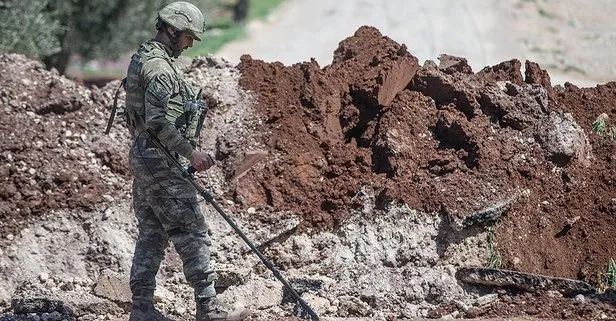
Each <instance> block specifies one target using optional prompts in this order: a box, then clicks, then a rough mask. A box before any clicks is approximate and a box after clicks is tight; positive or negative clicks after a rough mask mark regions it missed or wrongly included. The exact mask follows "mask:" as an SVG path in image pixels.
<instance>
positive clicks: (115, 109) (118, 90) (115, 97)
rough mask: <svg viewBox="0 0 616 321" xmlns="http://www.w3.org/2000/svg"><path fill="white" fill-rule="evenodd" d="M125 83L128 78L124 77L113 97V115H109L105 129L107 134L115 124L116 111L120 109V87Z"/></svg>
mask: <svg viewBox="0 0 616 321" xmlns="http://www.w3.org/2000/svg"><path fill="white" fill-rule="evenodd" d="M125 83H126V78H124V79H122V82H120V86H118V89H116V92H115V96H114V97H113V106H112V107H111V115H110V116H109V120H108V121H107V128H106V129H105V135H108V134H109V131H110V130H111V126H112V125H113V120H114V119H115V116H116V112H117V110H118V96H120V89H121V88H122V87H124V84H125Z"/></svg>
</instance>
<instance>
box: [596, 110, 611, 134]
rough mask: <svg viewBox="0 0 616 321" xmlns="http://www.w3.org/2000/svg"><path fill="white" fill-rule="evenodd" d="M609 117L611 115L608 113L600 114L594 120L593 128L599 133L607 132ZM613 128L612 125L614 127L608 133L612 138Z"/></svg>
mask: <svg viewBox="0 0 616 321" xmlns="http://www.w3.org/2000/svg"><path fill="white" fill-rule="evenodd" d="M608 119H609V117H608V115H607V114H606V113H603V114H601V115H599V116H598V117H597V119H595V121H594V122H592V130H593V131H594V132H595V133H597V134H599V135H603V134H605V129H606V128H607V121H608ZM613 130H614V127H612V129H610V131H609V132H608V133H607V134H608V136H609V137H610V138H612V137H613V136H614V135H613V134H612V132H613Z"/></svg>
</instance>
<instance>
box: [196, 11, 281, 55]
mask: <svg viewBox="0 0 616 321" xmlns="http://www.w3.org/2000/svg"><path fill="white" fill-rule="evenodd" d="M210 1H212V0H210ZM283 1H284V0H253V1H251V2H250V9H249V11H248V19H249V20H254V19H262V18H264V17H266V16H267V15H268V14H270V13H271V11H272V10H274V9H275V8H276V7H278V6H279V5H280V4H281V3H282V2H283ZM213 4H214V5H216V6H217V7H218V9H216V10H214V11H212V12H213V14H212V15H209V16H210V17H211V18H210V19H207V18H208V17H207V15H206V19H207V20H209V22H208V23H206V24H207V25H208V27H207V29H208V31H206V34H205V36H204V37H203V41H200V42H196V43H195V44H194V47H192V48H190V49H189V50H187V51H186V53H185V54H186V55H187V56H192V57H196V56H205V55H208V54H213V53H216V52H217V51H218V50H219V49H220V48H222V46H223V45H225V44H226V43H228V42H231V41H233V40H236V39H239V38H241V37H244V36H245V35H246V32H245V30H244V27H243V26H239V25H234V24H233V22H232V19H231V17H230V12H229V11H221V10H219V9H220V6H221V4H220V3H219V1H214V2H213Z"/></svg>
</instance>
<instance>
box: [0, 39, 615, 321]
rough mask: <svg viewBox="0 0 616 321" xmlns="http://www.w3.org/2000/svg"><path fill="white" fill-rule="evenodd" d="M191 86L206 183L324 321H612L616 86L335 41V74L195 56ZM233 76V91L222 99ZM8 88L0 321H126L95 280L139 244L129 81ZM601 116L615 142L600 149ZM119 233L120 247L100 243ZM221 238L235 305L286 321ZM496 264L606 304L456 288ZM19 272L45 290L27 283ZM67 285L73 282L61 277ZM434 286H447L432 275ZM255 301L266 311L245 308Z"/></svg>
mask: <svg viewBox="0 0 616 321" xmlns="http://www.w3.org/2000/svg"><path fill="white" fill-rule="evenodd" d="M522 70H524V74H523V73H522ZM186 74H187V76H188V77H189V78H190V79H192V80H193V81H194V82H195V83H196V84H197V85H199V86H202V87H205V93H206V95H207V97H208V102H209V105H210V107H211V112H210V116H209V117H210V119H209V120H208V123H209V127H208V128H209V132H204V135H205V138H204V142H203V146H204V148H205V149H209V150H212V151H213V152H214V153H215V155H216V159H217V161H218V165H219V166H217V168H216V169H215V170H214V171H213V172H212V173H209V174H199V176H198V179H199V180H200V181H201V182H203V183H204V184H207V186H208V187H209V188H211V189H212V190H213V191H214V192H215V196H216V199H217V200H218V201H219V202H220V203H221V204H223V205H224V207H225V209H226V210H228V211H229V212H230V213H232V215H234V217H236V219H237V220H239V221H241V222H242V224H241V226H242V227H243V228H244V229H246V230H247V231H248V235H250V236H251V237H254V238H255V239H256V241H257V244H259V246H260V249H261V250H263V251H264V252H265V254H266V256H268V257H270V258H271V259H272V261H274V263H275V265H276V266H278V267H279V268H280V269H281V270H282V271H283V272H285V273H286V274H288V275H292V276H294V278H297V279H298V280H299V281H297V280H296V281H294V284H296V286H301V287H302V289H303V290H302V291H300V292H301V293H302V294H303V295H305V298H306V300H308V301H309V303H311V304H313V305H315V306H318V307H319V308H318V309H317V310H318V311H319V312H320V313H321V314H322V315H324V316H327V317H331V318H340V320H342V318H347V319H348V320H353V318H365V319H366V320H371V319H373V320H393V319H405V318H406V319H411V318H413V317H424V318H440V317H448V318H505V319H512V320H513V319H514V318H531V317H532V318H539V319H555V320H565V319H566V320H601V319H605V320H616V307H614V301H613V295H612V294H611V291H609V290H607V291H605V290H606V289H607V288H608V282H609V281H610V280H609V279H608V278H607V276H606V271H607V265H608V262H610V259H612V258H614V257H616V252H615V251H616V250H615V249H616V240H615V239H614V237H613V235H614V233H615V232H616V217H615V215H616V192H614V191H615V188H614V185H616V172H615V171H614V166H615V165H616V164H615V163H616V149H615V146H616V141H615V140H614V138H612V137H611V136H610V135H608V134H607V133H608V132H609V130H610V128H611V126H613V125H616V124H614V123H612V119H614V118H615V117H616V107H615V106H616V83H613V82H611V83H607V84H603V85H597V86H596V87H594V88H578V87H576V86H575V85H573V84H569V83H567V84H565V85H564V86H556V87H553V86H552V85H551V83H550V76H549V75H548V73H547V72H546V71H545V70H543V69H541V67H540V66H539V65H537V64H535V63H533V62H530V61H526V62H524V64H522V63H521V62H520V61H518V60H515V59H513V60H510V61H505V62H502V63H500V64H498V65H495V66H489V67H486V68H484V69H482V70H480V71H473V70H472V69H471V68H470V66H469V65H468V64H467V63H466V61H465V59H464V58H460V57H452V56H447V55H442V56H441V57H439V62H438V63H436V62H434V61H426V62H424V63H423V64H420V62H419V61H418V59H417V58H415V57H414V56H412V55H411V54H410V53H409V52H408V50H407V48H406V47H405V46H404V45H400V44H398V43H396V42H395V41H394V40H392V39H389V38H388V37H384V36H382V35H381V34H380V32H379V31H378V30H377V29H375V28H371V27H362V28H360V29H359V30H357V32H356V33H355V34H354V35H353V36H351V37H349V38H347V39H344V40H343V41H341V42H340V45H339V47H338V49H337V50H336V51H335V52H334V60H333V62H332V63H331V64H330V65H327V66H324V67H322V66H319V64H318V63H317V62H316V61H310V62H302V63H297V64H294V65H292V66H285V65H283V64H281V63H265V62H263V61H259V60H254V59H252V58H251V57H250V56H244V57H242V59H241V62H240V64H239V65H238V66H236V67H233V66H229V65H225V64H224V63H220V62H218V61H216V59H214V58H207V59H201V58H199V59H195V60H194V61H193V62H192V64H190V66H188V67H187V68H186ZM213 75H214V76H213ZM230 78H233V79H235V81H236V83H235V85H234V86H238V87H233V86H232V85H230V84H229V83H225V82H224V81H227V80H228V79H230ZM225 79H227V80H225ZM223 80H224V81H223ZM0 83H1V87H0V113H1V115H2V116H1V118H0V137H1V138H2V139H1V140H0V159H2V166H0V179H1V180H2V182H1V183H0V235H2V238H1V239H0V253H1V254H2V261H0V275H1V276H2V279H1V281H2V282H3V283H2V285H3V287H4V289H3V291H1V292H0V295H4V296H2V297H0V299H2V300H3V302H4V303H3V306H4V307H6V308H7V310H6V312H7V314H6V315H5V316H3V317H0V320H30V319H32V320H34V318H35V317H34V316H33V314H30V316H25V315H20V314H18V312H19V311H17V310H19V309H18V308H16V306H19V307H23V306H21V305H19V304H18V303H19V302H22V301H19V300H17V301H16V300H13V301H12V303H13V304H12V306H10V305H11V304H10V302H9V301H10V300H9V298H10V297H12V298H13V299H15V298H18V297H21V298H23V297H27V296H28V293H31V292H29V291H31V288H32V287H34V288H41V289H40V290H35V292H36V291H38V292H37V293H39V296H40V293H46V294H45V295H49V296H51V295H52V294H54V293H53V292H54V291H55V292H59V293H64V292H66V294H67V295H68V294H70V293H72V294H71V295H68V297H71V298H74V297H79V296H80V295H79V294H81V299H80V300H86V299H83V297H88V298H89V297H90V296H91V297H92V301H91V302H90V303H89V305H87V306H88V308H77V309H75V308H74V307H73V309H74V310H75V311H73V312H70V313H69V312H67V311H68V310H67V309H66V308H63V306H64V305H62V304H59V303H58V304H57V305H58V306H62V307H58V308H56V309H55V310H54V309H51V310H49V308H48V311H30V312H32V313H34V312H37V313H39V316H40V315H41V313H43V312H45V313H47V314H46V317H47V318H48V320H56V319H57V320H62V318H66V319H70V318H73V317H74V318H75V319H77V320H95V319H106V320H122V319H124V320H125V319H126V313H127V309H126V307H127V304H128V302H129V301H130V299H128V300H119V299H118V298H112V297H105V296H104V295H101V293H100V288H99V285H100V282H101V281H100V280H99V281H98V283H97V281H93V280H94V279H96V278H99V277H100V276H101V275H102V273H101V271H103V270H106V269H110V270H113V271H114V272H116V273H119V274H118V275H120V277H119V278H118V280H120V281H121V280H125V278H126V275H127V267H128V266H129V264H130V250H132V248H131V246H132V244H134V237H135V223H134V220H132V218H131V217H130V213H129V210H128V204H129V202H130V179H131V178H130V176H131V174H130V172H129V169H128V164H127V162H126V154H127V148H128V144H129V142H128V138H127V136H128V135H127V133H126V129H125V127H124V126H123V125H122V123H121V121H118V122H116V124H115V125H114V128H113V130H112V132H111V135H109V136H103V135H102V131H103V130H104V126H105V124H106V120H107V117H108V115H109V109H110V106H111V101H112V96H113V93H114V91H115V87H116V86H117V84H118V82H113V83H111V84H109V85H108V86H105V87H104V88H100V89H99V88H96V87H94V88H86V87H85V86H83V85H81V84H79V83H76V82H74V81H72V80H68V79H66V78H64V77H62V76H59V75H58V74H57V73H55V72H53V71H51V72H49V71H47V70H45V69H44V68H43V65H42V64H41V63H39V62H37V61H33V60H30V59H28V58H25V57H23V56H20V55H10V54H2V55H0ZM121 103H122V102H121ZM600 115H602V116H601V117H602V119H604V120H605V122H606V130H605V132H604V133H600V132H596V131H594V130H593V123H594V122H595V121H596V120H597V118H598V117H600ZM615 132H616V131H615ZM615 135H616V134H615ZM204 208H207V206H205V205H204ZM208 213H209V214H208ZM206 215H212V217H213V216H215V215H216V214H215V213H211V210H210V211H209V212H208V210H206ZM109 222H112V223H113V224H111V223H109ZM105 224H111V225H109V228H110V229H111V231H114V230H115V231H119V232H117V233H115V234H114V233H111V232H109V231H110V230H109V229H105V228H100V229H99V228H98V227H100V226H104V227H107V225H105ZM211 225H213V226H212V229H213V230H214V232H215V233H214V241H215V245H214V246H215V247H216V248H215V249H214V253H215V257H216V259H217V261H218V262H219V263H221V265H225V264H226V265H228V266H232V265H234V264H236V265H239V266H240V267H241V268H246V269H248V270H251V271H253V276H251V277H250V278H249V281H246V280H245V279H242V278H240V279H242V280H240V281H234V282H235V283H234V285H233V286H231V287H229V288H228V290H226V291H225V292H222V295H227V296H228V297H229V298H243V300H245V302H247V303H248V304H250V303H251V301H252V302H253V304H254V305H256V308H257V310H258V313H256V314H255V316H254V317H253V318H252V319H253V320H278V319H279V320H292V319H293V318H292V317H291V316H292V315H293V314H294V313H293V307H292V305H291V307H289V304H288V302H289V299H288V297H287V298H286V299H281V300H282V302H278V303H274V304H269V303H268V304H263V305H261V306H259V304H260V302H261V301H263V300H265V299H267V298H264V297H263V296H267V295H268V293H269V292H267V291H270V289H274V288H275V289H278V290H280V292H282V290H281V288H280V286H279V285H273V284H277V283H276V280H275V279H273V278H272V277H271V275H268V274H267V273H265V272H263V271H264V268H263V267H259V266H260V264H259V262H256V261H255V260H254V258H253V259H250V258H246V252H245V249H241V248H242V247H241V245H239V244H241V241H238V240H237V239H231V237H232V235H233V232H232V231H228V230H225V229H224V228H222V227H220V226H218V225H217V224H211ZM71 226H72V227H71ZM100 231H105V233H102V232H100ZM217 231H218V234H219V235H220V234H222V236H220V237H218V238H216V235H217ZM220 231H223V232H220ZM37 233H38V234H37ZM31 234H32V235H34V237H35V238H37V239H38V240H39V241H38V242H39V243H37V244H39V245H40V246H41V248H39V249H38V250H39V251H42V249H43V248H44V249H49V248H53V249H55V250H53V251H49V252H45V254H46V255H51V256H54V257H58V260H59V261H62V260H64V261H65V262H63V263H62V264H64V265H62V264H60V266H61V267H63V268H64V270H62V268H57V269H55V268H54V269H52V268H51V267H47V268H46V267H45V264H48V263H46V262H49V261H47V260H46V261H45V262H40V265H41V268H40V269H33V268H32V267H31V266H29V264H32V263H33V262H31V261H32V260H28V257H29V256H32V255H35V254H36V252H31V253H30V254H28V253H27V252H28V250H25V252H24V251H22V250H23V248H22V247H20V244H28V243H26V240H29V237H30V235H31ZM49 235H51V236H49ZM69 236H70V237H73V238H74V239H73V240H72V241H67V240H66V238H67V237H69ZM121 238H126V240H127V241H126V242H125V243H120V242H119V241H118V240H119V239H121ZM43 240H45V241H44V242H48V243H44V244H43V243H41V242H43ZM80 242H84V244H87V245H84V247H83V248H78V249H76V251H80V253H81V254H82V255H81V254H80V255H81V256H78V257H77V258H78V259H77V260H71V259H66V258H65V256H64V255H65V253H63V251H64V252H67V251H72V250H73V247H72V246H70V244H81V243H80ZM115 242H118V243H117V244H122V246H125V247H126V248H128V249H129V250H127V251H128V252H127V253H124V252H121V251H119V250H118V249H117V247H118V246H116V245H114V244H116V243H115ZM131 242H132V243H131ZM53 244H55V245H54V246H55V247H54V246H52V245H53ZM58 244H60V245H61V246H58ZM127 244H128V245H127ZM216 244H219V245H216ZM409 244H411V245H409ZM432 246H433V248H434V250H430V249H431V248H432ZM465 247H468V248H467V249H466V250H465V251H466V252H464V253H462V252H461V249H462V248H465ZM238 248H239V249H240V250H238ZM339 249H344V251H343V250H340V251H338V250H339ZM33 251H34V250H33ZM390 251H393V252H390ZM422 251H424V252H422ZM425 251H428V252H429V251H432V252H429V253H428V252H425ZM32 253H34V254H32ZM461 253H462V254H461ZM489 258H492V259H493V258H496V259H497V260H496V262H497V265H498V266H499V267H501V268H503V269H508V270H514V271H519V272H526V273H533V274H538V275H544V276H552V277H559V278H567V279H574V280H579V281H584V282H587V283H588V284H590V285H591V286H592V287H593V288H594V289H595V290H596V291H594V292H593V293H574V294H571V293H565V294H563V293H559V292H558V291H551V290H549V289H548V290H546V291H543V290H541V291H539V290H537V291H532V290H530V291H529V290H528V288H526V289H521V288H520V287H516V286H515V285H513V286H511V285H510V286H506V287H504V286H497V284H489V285H486V284H483V285H477V284H466V283H465V282H462V281H461V280H456V279H455V277H454V275H455V270H456V269H457V268H461V267H467V266H485V265H487V263H488V259H489ZM81 261H83V262H81ZM54 262H55V261H54ZM166 262H167V263H165V264H167V266H168V267H167V268H163V272H161V274H163V277H164V281H163V282H161V283H160V284H161V286H167V288H169V289H172V290H171V291H172V292H173V290H174V289H175V290H177V293H182V294H181V295H180V294H177V293H176V295H175V296H171V295H169V296H164V295H163V299H161V300H160V301H159V302H158V304H159V308H161V309H163V310H164V311H165V312H170V313H173V314H175V316H176V317H179V318H181V319H183V320H188V319H190V309H191V307H192V306H190V304H188V305H186V304H185V303H184V301H186V302H188V301H189V300H190V295H189V293H190V291H189V289H187V287H186V284H185V282H184V281H183V280H182V277H181V264H180V263H179V262H178V258H177V257H174V256H173V254H172V253H171V254H169V255H168V259H167V260H166ZM491 262H492V263H494V261H491ZM56 263H57V262H55V263H54V264H56ZM35 264H36V263H35ZM22 270H23V271H30V272H33V273H36V277H35V278H33V279H32V278H31V279H29V280H27V281H26V283H23V284H21V283H20V282H21V281H24V280H22V279H21V278H20V277H24V278H25V277H26V275H25V274H27V273H25V272H23V273H21V272H20V271H22ZM73 270H75V271H81V272H80V275H79V277H80V278H77V277H76V276H75V277H74V278H71V277H69V276H67V274H68V275H70V273H71V271H73ZM43 271H44V273H41V274H39V273H38V272H43ZM437 271H442V272H443V274H435V275H437V276H434V275H432V274H430V273H436V272H437ZM50 273H51V274H53V275H51V276H50V275H49V274H50ZM56 274H57V275H56ZM254 275H256V276H254ZM306 276H310V277H309V278H306ZM28 277H29V276H28ZM380 278H383V280H380ZM315 279H316V280H317V281H318V282H317V281H315ZM169 280H171V281H169ZM302 280H304V282H303V283H302ZM323 280H325V281H323ZM384 280H386V281H384ZM169 282H171V283H169ZM251 282H252V283H251ZM311 282H312V283H311ZM353 282H356V284H353ZM386 282H388V283H387V284H385V283H386ZM343 283H346V284H347V286H346V287H344V286H343V285H342V284H343ZM169 284H170V285H169ZM248 284H250V286H252V288H250V289H252V290H253V291H254V292H253V293H252V296H251V294H248V295H246V297H241V295H240V294H237V293H238V292H242V291H243V290H245V289H247V288H248ZM255 284H257V285H255ZM259 284H265V285H262V286H260V287H259ZM302 284H303V285H302ZM306 284H308V285H306ZM322 284H325V285H322ZM354 285H355V286H354ZM97 288H99V290H95V289H97ZM234 288H236V289H239V290H237V291H236V292H234V291H233V289H234ZM304 288H305V289H304ZM255 289H256V290H255ZM310 289H312V290H314V291H311V290H310ZM15 290H16V291H15ZM278 290H277V291H278ZM13 291H15V292H13ZM182 291H183V292H182ZM221 291H222V290H221ZM259 291H261V292H259ZM604 291H605V292H604ZM24 293H25V294H24ZM75 293H78V294H75ZM114 293H115V292H114ZM276 293H277V292H276ZM54 295H57V293H55V294H54ZM118 296H119V294H118ZM60 297H62V296H60ZM65 297H66V296H65ZM102 297H105V298H102ZM128 298H130V296H129V297H128ZM281 298H282V294H281ZM49 300H51V299H49ZM97 300H98V301H97ZM52 301H53V300H52ZM180 301H181V302H180ZM255 301H259V302H258V303H254V302H255ZM285 301H286V305H285V304H282V303H285ZM16 302H17V303H16ZM50 302H51V301H50ZM53 302H56V303H57V301H53ZM63 302H64V303H63V304H65V305H71V303H73V304H75V305H78V306H80V307H82V306H83V303H79V304H77V303H75V302H71V300H70V299H65V300H64V301H63ZM22 303H23V302H22ZM48 303H49V302H48ZM47 306H48V307H49V304H48V305H47ZM96 306H98V308H96ZM280 306H281V307H280ZM22 310H23V309H22ZM52 310H53V311H55V312H54V313H56V316H57V318H56V319H53V318H51V317H50V316H49V315H50V314H49V313H51V312H53V311H52ZM22 312H23V311H22ZM16 313H17V314H16ZM58 315H59V316H58ZM63 315H64V316H63ZM67 315H73V316H71V317H68V316H67ZM39 316H37V317H39ZM37 320H38V319H37ZM357 320H359V319H357Z"/></svg>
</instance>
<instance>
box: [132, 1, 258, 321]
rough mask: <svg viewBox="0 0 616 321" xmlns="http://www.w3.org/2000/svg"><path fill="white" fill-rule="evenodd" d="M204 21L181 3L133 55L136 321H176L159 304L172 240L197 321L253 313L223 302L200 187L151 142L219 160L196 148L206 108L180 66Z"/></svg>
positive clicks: (188, 156) (163, 14)
mask: <svg viewBox="0 0 616 321" xmlns="http://www.w3.org/2000/svg"><path fill="white" fill-rule="evenodd" d="M204 28H205V23H204V17H203V14H202V13H201V11H199V9H198V8H197V7H195V6H194V5H192V4H190V3H187V2H174V3H171V4H169V5H167V6H166V7H164V8H163V9H161V10H160V11H159V12H158V18H157V20H156V29H157V30H158V32H157V34H156V36H155V37H154V39H152V40H149V41H146V42H144V43H143V44H141V46H140V47H139V49H138V50H137V52H136V53H135V54H134V55H133V56H132V58H131V62H130V65H129V67H128V71H127V76H126V78H125V80H124V81H125V82H124V89H125V90H126V115H127V121H128V128H129V130H130V131H131V134H132V139H133V145H132V147H131V150H130V153H129V157H130V165H131V170H132V173H133V207H134V210H135V214H136V216H137V221H138V228H139V235H138V238H137V244H136V246H135V254H134V256H133V264H132V268H131V272H130V287H131V291H132V294H133V305H132V309H131V314H130V321H152V320H170V319H167V318H166V317H164V316H162V315H161V314H160V313H159V312H158V311H156V309H155V308H154V304H153V302H152V301H153V295H154V288H155V283H156V281H155V277H156V274H157V273H158V269H159V267H160V263H161V261H162V259H163V258H164V254H165V248H166V247H167V245H168V241H169V240H170V241H171V243H173V245H174V247H175V250H176V251H177V253H178V254H179V255H180V257H181V259H182V262H183V270H184V275H185V276H186V280H187V281H188V282H189V283H190V285H191V286H192V287H193V288H194V295H195V300H196V303H197V311H196V320H197V321H205V320H242V319H244V318H246V317H247V316H248V315H249V311H248V310H246V309H238V310H234V311H232V310H231V309H230V308H229V307H227V306H224V305H223V304H222V303H221V302H220V301H218V300H217V299H216V291H215V289H214V281H215V279H216V274H215V272H214V271H213V269H212V268H211V267H210V251H209V245H211V243H210V239H209V236H208V227H207V224H206V222H205V220H204V217H203V214H202V213H201V211H200V209H199V202H198V200H197V195H196V190H195V188H194V187H193V186H192V185H191V184H190V183H189V182H188V181H187V180H186V179H184V178H183V177H182V174H181V171H180V170H179V169H177V168H174V167H173V166H172V165H171V163H170V162H169V161H168V160H167V159H166V158H165V155H164V154H163V153H162V152H161V151H160V150H159V149H157V148H156V147H155V145H154V144H153V143H152V142H151V141H150V139H149V138H148V135H147V133H146V132H145V129H151V130H152V131H153V132H154V133H155V134H156V136H157V137H158V139H159V140H160V141H161V142H162V143H163V144H164V145H165V146H166V147H167V149H169V150H170V151H171V152H172V153H173V154H174V155H177V157H178V159H179V160H181V161H183V162H184V163H188V162H189V163H190V164H191V165H192V166H193V167H194V168H195V169H196V170H198V171H205V170H207V169H209V168H210V167H211V166H213V165H214V160H213V158H212V157H211V156H210V155H209V154H207V153H205V152H201V151H198V150H196V149H195V148H196V147H197V142H198V141H199V135H200V131H201V128H200V126H201V125H202V124H203V117H204V114H205V113H204V110H203V109H204V103H203V102H202V101H201V97H197V95H196V94H195V90H194V88H193V87H192V86H191V85H190V84H188V83H187V82H186V81H184V79H183V77H182V74H181V73H180V72H179V71H178V70H177V69H176V67H175V65H174V58H177V57H178V56H179V55H180V54H181V53H182V51H183V50H185V49H187V48H189V47H191V46H192V44H193V41H194V40H197V41H200V40H201V39H200V35H201V34H202V33H203V32H204Z"/></svg>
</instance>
